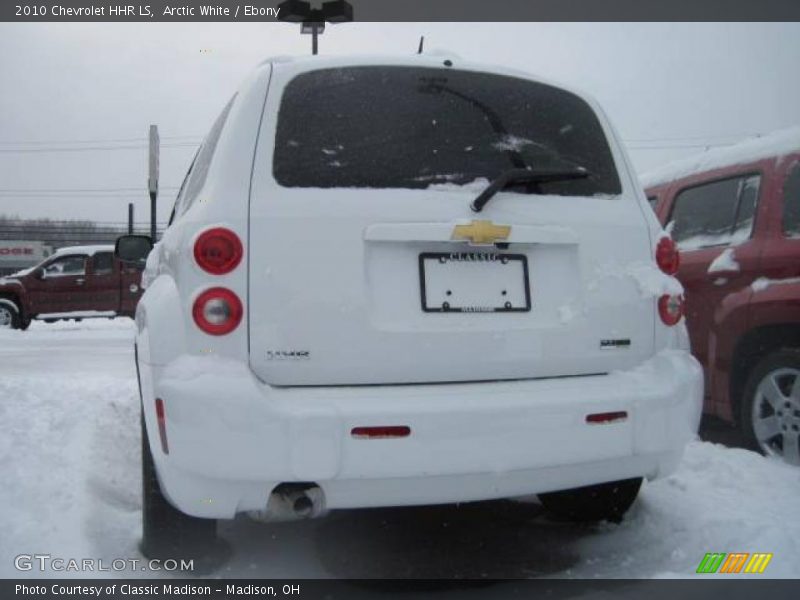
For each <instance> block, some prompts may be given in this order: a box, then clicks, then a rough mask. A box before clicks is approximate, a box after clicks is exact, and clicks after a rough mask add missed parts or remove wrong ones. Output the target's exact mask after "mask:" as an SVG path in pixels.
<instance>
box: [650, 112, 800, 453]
mask: <svg viewBox="0 0 800 600" xmlns="http://www.w3.org/2000/svg"><path fill="white" fill-rule="evenodd" d="M641 179H642V183H643V185H644V187H645V190H646V193H647V196H648V198H649V199H650V203H651V205H652V206H653V209H654V210H655V212H656V214H657V215H658V217H659V219H660V220H661V222H662V223H663V224H664V225H665V226H666V228H667V230H668V231H670V232H671V234H672V237H673V239H674V240H675V242H676V243H677V245H678V248H679V250H680V252H681V265H680V270H679V271H678V275H677V277H678V279H679V280H680V281H681V283H682V284H683V287H684V289H685V302H686V304H685V314H686V321H687V326H688V329H689V336H690V338H691V344H692V353H693V354H694V355H695V356H696V357H697V358H698V359H699V360H700V362H701V363H702V364H703V367H704V369H705V384H706V393H705V402H704V412H705V413H706V414H708V415H714V416H716V417H720V418H722V419H723V420H725V421H728V422H729V423H732V424H735V425H737V426H738V427H739V428H740V430H741V432H742V433H743V434H744V437H745V441H746V442H747V443H748V444H749V445H750V446H751V447H753V448H755V449H758V450H761V451H762V452H763V453H765V454H768V455H777V456H779V457H781V458H783V459H784V460H785V461H786V462H788V463H791V464H796V465H800V128H793V129H790V130H785V131H783V132H779V133H776V134H772V135H770V136H765V137H763V138H758V139H755V140H750V141H747V142H744V143H741V144H738V145H736V146H730V147H727V148H721V149H717V150H712V151H709V152H706V153H704V154H702V155H699V156H697V157H694V158H690V159H687V160H683V161H680V162H677V163H673V164H671V165H667V166H666V167H664V168H661V169H659V170H658V171H654V172H651V173H647V174H645V175H643V176H642V178H641Z"/></svg>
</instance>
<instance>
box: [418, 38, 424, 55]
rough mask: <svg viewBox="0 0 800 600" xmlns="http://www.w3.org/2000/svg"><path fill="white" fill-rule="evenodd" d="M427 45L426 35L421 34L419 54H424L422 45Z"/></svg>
mask: <svg viewBox="0 0 800 600" xmlns="http://www.w3.org/2000/svg"><path fill="white" fill-rule="evenodd" d="M424 45H425V36H424V35H423V36H420V38H419V49H418V50H417V54H422V47H423V46H424Z"/></svg>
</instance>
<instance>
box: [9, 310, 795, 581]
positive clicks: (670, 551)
mask: <svg viewBox="0 0 800 600" xmlns="http://www.w3.org/2000/svg"><path fill="white" fill-rule="evenodd" d="M132 335H133V324H132V322H131V321H129V320H127V319H118V320H115V321H109V320H106V319H102V320H94V321H84V322H82V323H79V324H76V323H56V324H50V325H48V324H44V323H34V324H33V325H32V326H31V328H30V330H29V331H27V332H18V331H2V332H0V469H1V470H0V473H2V481H3V483H2V486H0V505H1V506H2V509H0V576H1V577H15V576H25V575H26V573H19V572H17V571H16V570H15V569H14V566H13V560H14V557H15V556H16V555H18V554H34V553H39V554H50V555H52V556H53V557H63V558H67V559H68V558H84V557H91V558H96V559H97V558H102V559H104V560H105V561H107V562H108V563H110V561H111V560H112V559H115V558H140V557H139V554H138V551H137V543H138V536H139V527H140V510H141V502H140V498H139V486H140V475H139V418H138V398H137V392H136V382H135V373H134V366H133V355H132V341H131V338H132ZM799 500H800V469H792V468H789V467H785V466H783V465H781V464H778V463H776V462H773V461H770V460H767V459H765V458H762V457H761V456H759V455H757V454H754V453H752V452H748V451H745V450H740V449H728V448H725V447H722V446H719V445H714V444H709V443H702V442H696V443H693V444H692V445H691V446H690V447H689V448H688V450H687V453H686V457H685V460H684V462H683V465H682V466H681V468H680V470H679V471H678V472H677V473H676V474H675V475H673V476H671V477H669V478H667V479H664V480H660V481H656V482H653V483H649V484H646V485H645V487H644V488H643V490H642V493H641V495H640V499H639V501H638V502H637V504H636V505H635V506H634V508H633V509H632V510H631V512H630V513H629V517H628V518H627V519H626V520H625V521H624V522H623V523H622V524H620V525H610V524H602V525H598V526H592V527H589V526H575V525H571V524H566V523H560V522H555V521H552V520H550V519H548V518H547V517H546V516H544V515H543V514H542V513H541V510H540V507H539V506H538V504H535V503H518V502H484V503H478V504H471V505H461V506H444V507H424V508H402V509H379V510H361V511H348V512H339V513H334V514H332V515H331V516H329V517H327V518H326V519H322V520H318V521H312V522H303V523H285V524H276V525H265V524H260V523H255V522H251V521H250V520H248V519H246V518H241V519H237V520H236V521H233V522H230V523H224V524H222V525H221V527H220V531H221V535H222V536H223V538H224V539H225V540H227V542H228V543H229V544H230V547H231V550H232V554H231V557H230V559H229V560H228V562H227V563H226V564H225V565H224V566H222V567H220V568H219V569H217V570H216V571H215V572H214V573H213V574H212V575H213V576H222V577H225V576H228V577H280V578H294V577H442V578H453V577H457V578H466V577H488V578H504V577H535V576H557V577H690V576H692V575H693V573H694V571H695V569H696V567H697V564H698V563H699V561H700V559H701V558H702V557H703V555H704V554H705V553H706V552H772V553H774V558H773V559H772V562H771V563H770V565H769V567H768V569H767V571H766V574H768V575H769V576H771V577H798V576H800V567H798V565H799V564H800V518H798V506H799V504H798V501H799ZM123 574H124V573H123ZM27 575H37V576H40V574H39V573H36V572H29V573H27ZM50 575H65V574H64V573H51V574H50ZM120 575H122V574H120ZM126 575H129V576H130V575H134V576H138V575H143V573H127V574H126ZM147 575H148V576H154V575H157V573H152V572H151V573H147ZM741 576H742V575H740V577H741Z"/></svg>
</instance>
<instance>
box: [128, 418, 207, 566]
mask: <svg viewBox="0 0 800 600" xmlns="http://www.w3.org/2000/svg"><path fill="white" fill-rule="evenodd" d="M141 426H142V545H141V551H142V554H144V555H145V556H146V557H147V558H159V559H167V558H195V557H196V558H207V557H209V556H210V555H211V554H212V553H213V550H214V546H215V542H216V540H217V521H216V520H215V519H201V518H198V517H191V516H189V515H187V514H184V513H182V512H180V511H179V510H177V509H176V508H175V507H173V506H172V505H171V504H170V503H169V501H168V500H167V499H166V498H165V497H164V494H162V492H161V487H160V485H159V483H158V477H157V475H156V468H155V464H154V462H153V455H152V453H151V452H150V443H149V442H148V439H147V429H146V427H145V423H144V415H142V417H141Z"/></svg>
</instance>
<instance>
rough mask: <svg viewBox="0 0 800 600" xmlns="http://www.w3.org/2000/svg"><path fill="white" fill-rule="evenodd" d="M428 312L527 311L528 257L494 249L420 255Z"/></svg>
mask: <svg viewBox="0 0 800 600" xmlns="http://www.w3.org/2000/svg"><path fill="white" fill-rule="evenodd" d="M419 280H420V288H421V296H422V310H424V311H425V312H528V311H530V309H531V295H530V285H529V280H528V258H527V257H526V256H525V255H524V254H500V253H493V252H452V253H446V252H425V253H423V254H420V255H419Z"/></svg>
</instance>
